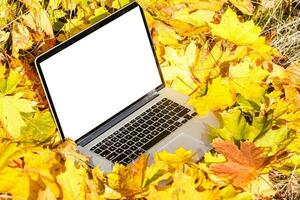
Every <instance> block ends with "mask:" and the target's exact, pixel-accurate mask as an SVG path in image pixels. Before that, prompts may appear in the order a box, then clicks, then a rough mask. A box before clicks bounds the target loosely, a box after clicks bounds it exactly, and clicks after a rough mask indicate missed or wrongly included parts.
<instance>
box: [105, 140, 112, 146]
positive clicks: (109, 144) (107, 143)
mask: <svg viewBox="0 0 300 200" xmlns="http://www.w3.org/2000/svg"><path fill="white" fill-rule="evenodd" d="M112 144H113V143H112V141H107V142H105V145H106V146H111V145H112Z"/></svg>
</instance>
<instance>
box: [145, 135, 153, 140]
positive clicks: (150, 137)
mask: <svg viewBox="0 0 300 200" xmlns="http://www.w3.org/2000/svg"><path fill="white" fill-rule="evenodd" d="M153 137H154V136H153V135H147V136H146V138H147V139H149V140H151V139H152V138H153Z"/></svg>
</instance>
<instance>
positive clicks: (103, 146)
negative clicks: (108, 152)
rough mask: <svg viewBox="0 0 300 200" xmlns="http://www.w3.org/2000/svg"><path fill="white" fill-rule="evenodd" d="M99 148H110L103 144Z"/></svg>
mask: <svg viewBox="0 0 300 200" xmlns="http://www.w3.org/2000/svg"><path fill="white" fill-rule="evenodd" d="M98 148H99V149H102V150H105V149H107V148H108V146H105V145H102V146H100V147H98Z"/></svg>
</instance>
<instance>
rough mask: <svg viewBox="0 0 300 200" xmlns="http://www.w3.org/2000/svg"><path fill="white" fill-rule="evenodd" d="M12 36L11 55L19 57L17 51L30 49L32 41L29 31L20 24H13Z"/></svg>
mask: <svg viewBox="0 0 300 200" xmlns="http://www.w3.org/2000/svg"><path fill="white" fill-rule="evenodd" d="M11 36H12V55H13V56H14V57H15V58H18V57H19V50H28V49H30V48H31V47H32V45H33V41H32V37H31V35H30V33H29V30H28V29H27V28H26V26H24V25H23V24H21V23H14V25H13V30H12V32H11Z"/></svg>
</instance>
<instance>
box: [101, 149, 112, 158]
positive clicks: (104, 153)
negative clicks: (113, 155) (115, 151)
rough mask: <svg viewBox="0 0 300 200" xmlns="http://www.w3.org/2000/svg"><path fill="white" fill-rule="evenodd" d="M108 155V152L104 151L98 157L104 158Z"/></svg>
mask: <svg viewBox="0 0 300 200" xmlns="http://www.w3.org/2000/svg"><path fill="white" fill-rule="evenodd" d="M109 154H110V151H109V150H105V151H103V152H102V153H100V156H102V157H106V156H108V155H109Z"/></svg>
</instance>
